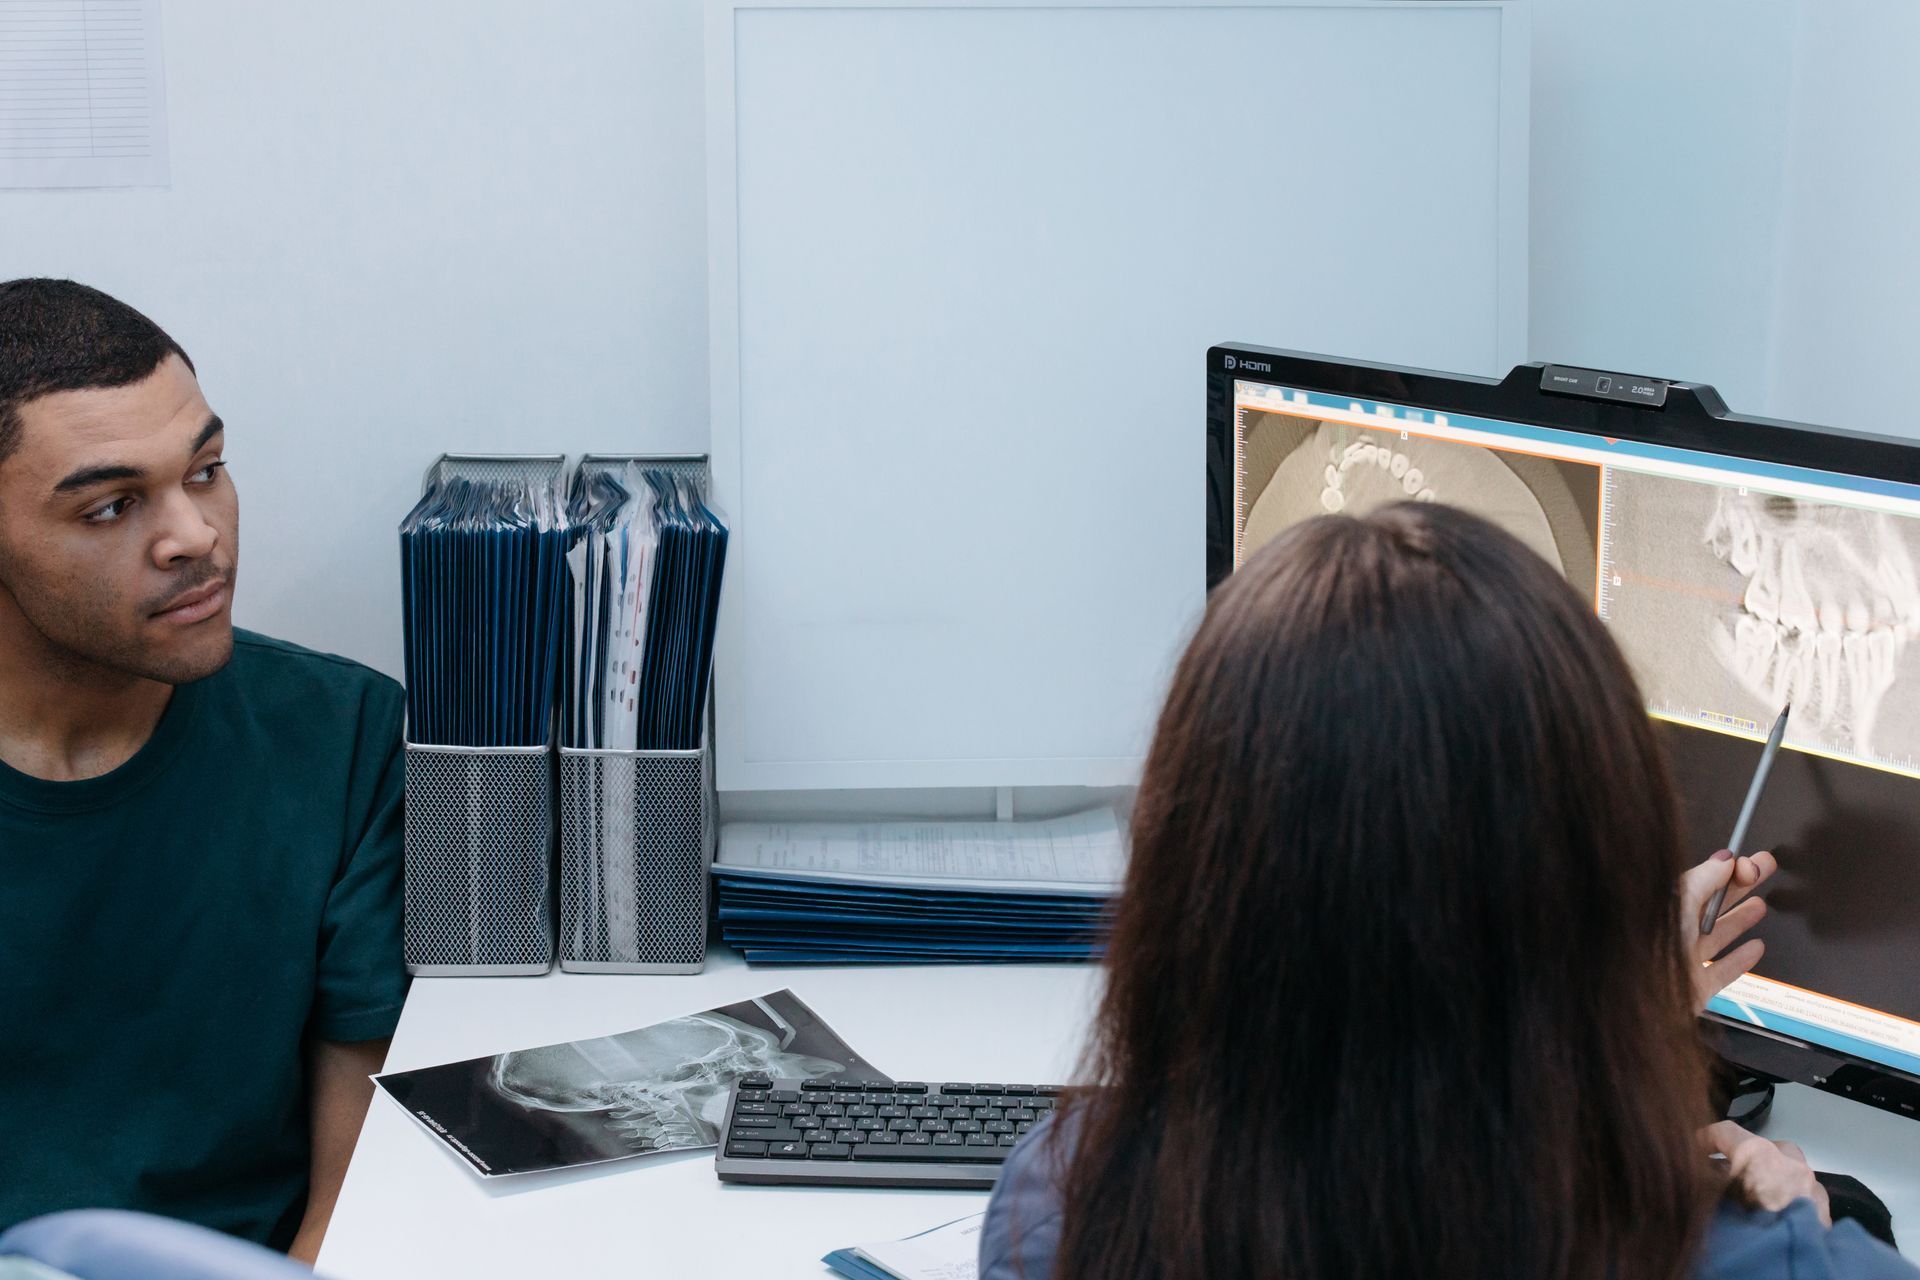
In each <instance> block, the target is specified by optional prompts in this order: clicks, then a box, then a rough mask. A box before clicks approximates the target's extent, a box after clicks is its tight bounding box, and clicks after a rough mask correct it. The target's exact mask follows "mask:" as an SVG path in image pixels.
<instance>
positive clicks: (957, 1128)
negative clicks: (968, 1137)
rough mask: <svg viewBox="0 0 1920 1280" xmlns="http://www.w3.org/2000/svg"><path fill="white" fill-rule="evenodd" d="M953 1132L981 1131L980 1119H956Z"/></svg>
mask: <svg viewBox="0 0 1920 1280" xmlns="http://www.w3.org/2000/svg"><path fill="white" fill-rule="evenodd" d="M952 1132H954V1133H979V1132H980V1122H979V1121H978V1120H955V1121H954V1122H953V1124H952Z"/></svg>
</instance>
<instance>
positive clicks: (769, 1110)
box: [733, 1102, 780, 1116]
mask: <svg viewBox="0 0 1920 1280" xmlns="http://www.w3.org/2000/svg"><path fill="white" fill-rule="evenodd" d="M733 1114H735V1115H736V1116H777V1115H779V1114H780V1108H779V1107H778V1106H776V1105H775V1104H773V1103H771V1102H742V1103H739V1104H738V1105H736V1106H735V1107H734V1109H733Z"/></svg>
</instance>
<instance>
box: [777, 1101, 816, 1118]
mask: <svg viewBox="0 0 1920 1280" xmlns="http://www.w3.org/2000/svg"><path fill="white" fill-rule="evenodd" d="M780 1114H781V1115H783V1116H810V1115H812V1114H813V1104H812V1103H811V1102H789V1103H787V1104H786V1105H785V1106H783V1107H781V1108H780Z"/></svg>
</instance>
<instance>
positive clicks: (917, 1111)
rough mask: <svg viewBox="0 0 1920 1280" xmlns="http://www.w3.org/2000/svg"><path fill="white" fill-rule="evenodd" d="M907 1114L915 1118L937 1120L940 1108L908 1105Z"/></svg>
mask: <svg viewBox="0 0 1920 1280" xmlns="http://www.w3.org/2000/svg"><path fill="white" fill-rule="evenodd" d="M907 1114H908V1115H910V1116H912V1117H913V1118H914V1119H915V1120H938V1119H939V1118H940V1108H938V1107H910V1108H909V1109H908V1110H907Z"/></svg>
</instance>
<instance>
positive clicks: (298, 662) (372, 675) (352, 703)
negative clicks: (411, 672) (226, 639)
mask: <svg viewBox="0 0 1920 1280" xmlns="http://www.w3.org/2000/svg"><path fill="white" fill-rule="evenodd" d="M228 672H229V674H230V676H231V678H232V679H233V681H234V682H235V683H236V684H237V686H238V687H239V690H240V692H241V695H242V697H243V698H244V699H245V700H246V701H247V702H248V703H250V704H252V705H254V706H255V707H257V708H259V709H261V710H271V709H274V708H286V709H289V710H299V711H301V712H302V713H303V714H305V715H308V716H313V715H324V714H326V713H327V712H329V711H331V712H333V713H335V714H342V713H348V712H356V713H358V714H360V715H366V714H369V713H371V714H373V715H375V716H378V717H386V718H391V717H392V716H396V715H398V714H400V710H401V706H402V703H403V701H404V696H403V694H402V692H401V688H400V684H399V682H398V681H396V680H394V679H393V678H392V677H391V676H387V675H383V674H381V673H380V672H378V671H375V670H374V669H373V668H372V667H369V666H367V665H366V664H365V663H362V662H355V661H354V660H353V659H352V658H343V657H341V656H339V655H338V654H332V653H321V652H319V651H317V650H314V649H308V648H306V647H304V646H302V645H297V644H294V643H292V642H291V641H287V640H279V639H275V638H274V637H272V636H264V635H261V634H259V633H258V632H253V631H243V630H241V629H240V628H238V627H236V628H234V632H233V661H232V662H231V663H230V664H229V665H228Z"/></svg>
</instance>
